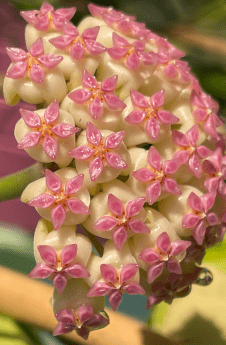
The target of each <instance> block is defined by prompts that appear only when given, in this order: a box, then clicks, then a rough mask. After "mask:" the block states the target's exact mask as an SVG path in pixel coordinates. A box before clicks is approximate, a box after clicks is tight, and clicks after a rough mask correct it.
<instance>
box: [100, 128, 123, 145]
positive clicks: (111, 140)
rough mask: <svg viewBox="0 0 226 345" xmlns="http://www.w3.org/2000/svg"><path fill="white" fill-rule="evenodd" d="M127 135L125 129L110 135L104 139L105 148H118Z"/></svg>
mask: <svg viewBox="0 0 226 345" xmlns="http://www.w3.org/2000/svg"><path fill="white" fill-rule="evenodd" d="M124 136H125V131H120V132H116V133H112V134H110V135H108V136H107V137H106V138H105V140H104V148H106V149H116V148H118V147H119V146H120V144H121V142H122V140H123V138H124Z"/></svg>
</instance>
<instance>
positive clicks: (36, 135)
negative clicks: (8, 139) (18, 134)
mask: <svg viewBox="0 0 226 345" xmlns="http://www.w3.org/2000/svg"><path fill="white" fill-rule="evenodd" d="M40 138H41V132H29V133H27V134H25V136H24V137H23V139H22V140H21V141H20V142H19V144H18V145H17V147H18V149H30V148H32V147H35V146H37V145H38V144H39V141H40Z"/></svg>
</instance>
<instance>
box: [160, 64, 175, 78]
mask: <svg viewBox="0 0 226 345" xmlns="http://www.w3.org/2000/svg"><path fill="white" fill-rule="evenodd" d="M162 72H163V74H164V75H165V76H166V77H167V78H169V79H174V78H176V77H177V74H178V71H177V68H176V66H175V65H174V64H173V63H171V64H169V65H167V66H166V67H164V68H163V70H162Z"/></svg>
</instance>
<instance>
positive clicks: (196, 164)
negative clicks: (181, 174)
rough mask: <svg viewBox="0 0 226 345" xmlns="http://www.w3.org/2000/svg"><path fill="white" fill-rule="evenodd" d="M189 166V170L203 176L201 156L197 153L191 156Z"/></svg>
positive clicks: (197, 175)
mask: <svg viewBox="0 0 226 345" xmlns="http://www.w3.org/2000/svg"><path fill="white" fill-rule="evenodd" d="M188 168H189V171H190V172H191V173H192V174H193V175H194V176H196V177H197V178H200V177H201V176H202V166H201V162H200V160H199V158H198V157H197V155H196V154H193V155H192V156H191V158H190V159H189V161H188Z"/></svg>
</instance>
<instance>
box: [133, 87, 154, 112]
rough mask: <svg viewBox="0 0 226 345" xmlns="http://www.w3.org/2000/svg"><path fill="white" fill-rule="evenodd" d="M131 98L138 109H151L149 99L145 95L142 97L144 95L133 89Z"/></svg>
mask: <svg viewBox="0 0 226 345" xmlns="http://www.w3.org/2000/svg"><path fill="white" fill-rule="evenodd" d="M130 97H131V101H132V104H133V105H134V106H135V107H138V108H149V107H150V105H149V103H148V101H147V98H146V97H145V96H144V95H142V93H140V92H138V91H136V90H134V89H131V90H130Z"/></svg>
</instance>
